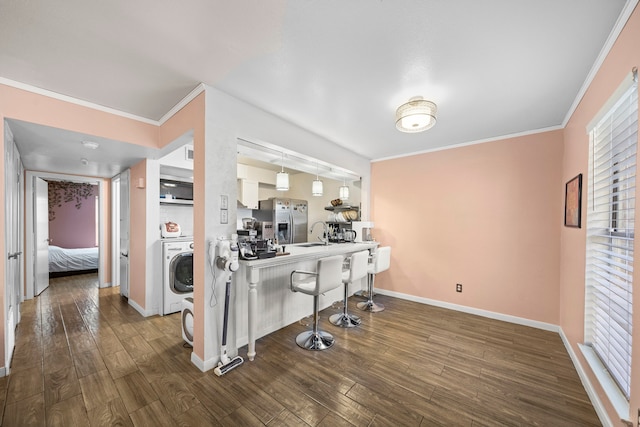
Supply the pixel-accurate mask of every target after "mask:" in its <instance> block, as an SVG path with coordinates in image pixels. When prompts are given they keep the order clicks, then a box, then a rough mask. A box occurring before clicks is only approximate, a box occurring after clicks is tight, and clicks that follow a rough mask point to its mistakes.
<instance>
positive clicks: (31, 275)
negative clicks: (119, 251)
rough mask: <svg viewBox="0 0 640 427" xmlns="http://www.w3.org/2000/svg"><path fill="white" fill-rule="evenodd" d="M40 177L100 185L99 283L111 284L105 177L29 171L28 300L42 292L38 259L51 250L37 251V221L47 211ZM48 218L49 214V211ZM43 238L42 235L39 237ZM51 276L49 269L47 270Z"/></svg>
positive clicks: (27, 205)
mask: <svg viewBox="0 0 640 427" xmlns="http://www.w3.org/2000/svg"><path fill="white" fill-rule="evenodd" d="M38 180H50V181H70V182H77V183H87V184H93V185H97V187H98V191H97V193H98V199H97V210H98V215H97V222H98V224H97V236H96V237H97V240H98V283H99V287H101V288H102V287H108V286H111V284H110V283H106V282H105V274H104V272H105V268H106V265H107V256H106V250H105V239H104V218H103V216H104V215H103V212H104V208H105V205H104V203H105V188H104V187H105V185H104V182H103V180H101V179H96V178H94V177H81V176H75V175H64V174H56V173H47V172H31V171H29V172H27V175H26V189H25V201H26V215H25V216H26V221H25V222H26V239H25V262H26V267H27V268H26V270H27V271H26V278H25V279H26V280H25V299H31V298H33V297H34V296H36V295H37V294H38V292H37V287H38V286H37V280H36V276H37V275H38V274H39V273H40V272H39V271H38V268H37V267H36V264H37V262H38V261H40V262H43V260H42V259H40V258H42V257H44V256H46V257H47V258H48V250H47V251H46V255H44V253H43V252H42V251H40V252H38V251H37V250H36V246H37V241H36V236H37V234H38V230H37V224H38V222H39V221H40V222H42V218H40V217H41V216H42V215H43V213H42V210H38V209H37V206H36V205H37V199H36V195H37V193H38V191H37V188H36V183H37V182H39V181H38ZM47 221H48V213H47ZM38 238H39V239H40V240H42V238H41V236H38ZM44 262H46V265H47V267H48V259H46V261H44ZM47 275H48V270H47Z"/></svg>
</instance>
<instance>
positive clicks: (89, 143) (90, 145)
mask: <svg viewBox="0 0 640 427" xmlns="http://www.w3.org/2000/svg"><path fill="white" fill-rule="evenodd" d="M82 145H84V147H85V148H90V149H92V150H95V149H97V148H98V147H99V146H100V144H98V143H97V142H94V141H82Z"/></svg>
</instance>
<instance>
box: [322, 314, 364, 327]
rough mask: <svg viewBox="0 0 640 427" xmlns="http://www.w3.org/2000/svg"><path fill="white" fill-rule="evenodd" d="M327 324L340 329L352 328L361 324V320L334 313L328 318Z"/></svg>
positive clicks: (356, 317)
mask: <svg viewBox="0 0 640 427" xmlns="http://www.w3.org/2000/svg"><path fill="white" fill-rule="evenodd" d="M329 322H331V323H333V324H334V325H336V326H339V327H341V328H354V327H356V326H359V325H360V323H362V319H360V318H359V317H358V316H354V315H352V314H344V313H336V314H333V315H331V316H330V317H329Z"/></svg>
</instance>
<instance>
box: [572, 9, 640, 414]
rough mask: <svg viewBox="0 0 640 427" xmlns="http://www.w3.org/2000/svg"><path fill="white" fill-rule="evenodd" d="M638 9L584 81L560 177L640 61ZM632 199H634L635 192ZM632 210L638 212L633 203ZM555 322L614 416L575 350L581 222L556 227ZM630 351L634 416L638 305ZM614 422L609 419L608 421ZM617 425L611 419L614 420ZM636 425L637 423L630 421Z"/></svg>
mask: <svg viewBox="0 0 640 427" xmlns="http://www.w3.org/2000/svg"><path fill="white" fill-rule="evenodd" d="M639 41H640V9H639V8H638V7H636V9H635V10H634V12H633V14H632V15H631V17H630V18H629V20H628V21H627V23H626V25H625V27H624V29H623V31H622V33H621V34H620V36H619V37H618V39H617V40H616V42H615V44H614V46H613V48H612V49H611V51H610V52H609V54H608V55H607V57H606V59H605V61H604V63H603V64H602V66H601V67H600V69H599V70H598V73H597V74H596V76H595V78H594V79H593V81H592V82H591V84H590V85H589V87H588V89H587V91H586V93H585V95H584V97H583V98H582V100H581V102H580V104H579V105H578V107H577V109H576V111H575V112H574V113H573V114H572V116H571V118H570V120H569V121H568V123H567V126H566V127H565V129H564V158H563V172H562V179H563V181H568V180H569V179H570V178H572V177H573V176H575V175H577V174H578V173H583V174H584V180H585V181H583V182H586V180H587V179H588V176H587V172H588V160H589V137H588V135H587V130H586V127H587V124H588V123H589V122H590V121H591V119H592V118H593V117H594V116H595V115H596V114H597V113H598V111H599V110H600V109H601V108H602V106H603V105H604V103H605V102H606V101H607V100H608V99H609V97H610V96H611V95H612V94H613V92H614V91H615V90H616V88H617V87H618V86H619V85H620V84H621V83H622V80H623V79H624V78H625V76H627V75H629V74H630V72H631V69H632V68H633V67H640V42H639ZM637 188H640V176H639V177H636V189H637ZM636 200H638V198H637V196H636ZM586 209H587V195H586V194H584V193H583V199H582V212H583V218H582V219H583V223H584V221H585V220H586V212H587V211H586ZM636 212H639V210H638V208H637V207H636ZM635 228H636V229H640V216H636V223H635ZM560 242H561V246H560V257H561V258H560V259H561V264H560V326H561V327H562V330H563V332H564V334H565V335H566V337H567V339H568V341H569V342H570V344H571V347H572V349H573V351H574V352H575V354H576V355H577V357H578V359H579V360H580V364H581V366H582V368H583V369H584V370H585V372H586V373H587V375H588V376H589V378H590V381H591V383H592V384H593V385H594V387H595V390H596V392H597V393H598V396H599V397H600V400H601V401H602V402H603V404H604V405H605V407H606V410H607V413H608V415H609V418H610V419H611V420H614V421H616V420H618V419H619V417H618V414H617V413H616V412H615V411H614V409H613V407H612V405H611V404H610V402H609V401H608V399H607V397H606V395H605V394H604V393H603V391H602V389H601V388H600V386H599V384H598V382H597V381H596V380H595V377H594V376H593V373H592V371H591V369H590V368H589V366H588V365H587V363H586V362H585V360H584V358H583V357H582V353H581V352H580V350H579V348H578V346H577V344H578V343H582V342H583V340H584V314H585V313H584V297H585V288H584V284H585V258H586V254H585V245H586V231H585V228H584V227H583V228H581V229H569V228H564V227H562V228H561V233H560ZM635 245H636V247H635V254H636V256H635V260H634V272H639V271H640V256H638V254H640V252H639V250H638V249H639V247H640V242H639V241H638V239H636V242H635ZM633 281H634V294H633V306H634V307H640V292H636V291H635V290H636V289H639V288H638V284H639V283H640V276H638V274H634V277H633ZM633 325H634V326H633V354H632V366H631V370H632V379H631V399H630V405H629V406H630V414H629V419H630V420H637V418H636V417H637V411H638V408H639V407H640V327H638V325H640V310H637V309H634V310H633ZM614 424H615V423H614ZM615 425H617V424H615ZM634 425H637V424H634Z"/></svg>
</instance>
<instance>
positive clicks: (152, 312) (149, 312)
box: [129, 298, 158, 317]
mask: <svg viewBox="0 0 640 427" xmlns="http://www.w3.org/2000/svg"><path fill="white" fill-rule="evenodd" d="M129 305H130V306H131V307H133V308H134V309H135V310H136V311H137V312H138V313H140V314H141V315H142V316H144V317H150V316H153V315H155V314H158V313H157V311H156V310H145V309H144V308H142V307H141V306H140V304H138V303H137V302H135V301H134V300H132V299H131V298H129Z"/></svg>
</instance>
